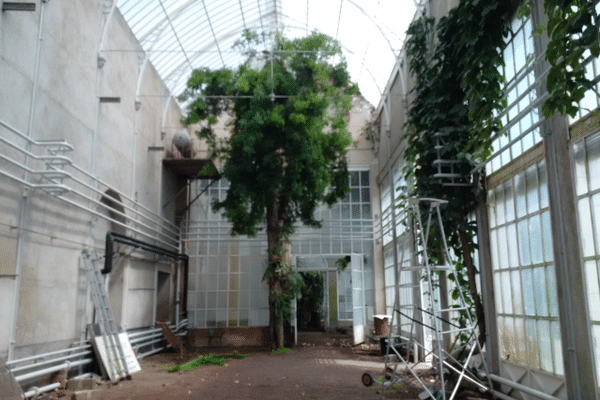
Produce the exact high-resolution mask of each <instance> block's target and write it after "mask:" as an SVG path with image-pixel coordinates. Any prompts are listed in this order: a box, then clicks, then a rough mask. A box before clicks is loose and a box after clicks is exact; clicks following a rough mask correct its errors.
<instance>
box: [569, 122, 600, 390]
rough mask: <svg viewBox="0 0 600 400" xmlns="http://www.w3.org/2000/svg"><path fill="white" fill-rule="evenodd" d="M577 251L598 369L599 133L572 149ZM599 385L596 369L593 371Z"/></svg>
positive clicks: (599, 274)
mask: <svg viewBox="0 0 600 400" xmlns="http://www.w3.org/2000/svg"><path fill="white" fill-rule="evenodd" d="M573 159H574V163H575V168H574V169H575V189H576V193H577V209H578V214H579V229H580V232H579V233H580V237H581V249H582V253H583V260H584V268H585V283H586V286H587V296H588V297H587V298H588V306H589V309H590V319H591V322H592V338H593V341H594V350H595V352H596V354H595V358H596V365H600V281H599V276H600V132H596V133H594V134H592V135H589V136H588V137H586V138H585V139H582V140H580V141H578V142H576V143H575V144H574V145H573ZM596 371H597V372H598V380H599V381H600V368H596Z"/></svg>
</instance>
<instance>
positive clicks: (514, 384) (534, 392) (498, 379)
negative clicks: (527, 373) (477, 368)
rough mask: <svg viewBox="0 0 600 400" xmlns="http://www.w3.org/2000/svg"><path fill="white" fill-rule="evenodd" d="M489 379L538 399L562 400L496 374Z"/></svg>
mask: <svg viewBox="0 0 600 400" xmlns="http://www.w3.org/2000/svg"><path fill="white" fill-rule="evenodd" d="M489 378H490V379H491V380H493V381H496V382H498V383H500V384H502V385H506V386H509V387H511V388H513V389H516V390H520V391H521V392H523V393H526V394H528V395H531V396H534V397H537V398H538V399H542V400H560V399H559V398H558V397H554V396H551V395H549V394H546V393H544V392H540V391H539V390H535V389H532V388H530V387H529V386H525V385H521V384H520V383H517V382H513V381H511V380H508V379H506V378H503V377H501V376H498V375H495V374H490V375H489Z"/></svg>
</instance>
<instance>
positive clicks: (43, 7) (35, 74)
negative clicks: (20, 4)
mask: <svg viewBox="0 0 600 400" xmlns="http://www.w3.org/2000/svg"><path fill="white" fill-rule="evenodd" d="M46 2H47V0H43V1H42V3H41V6H40V25H39V29H38V41H37V48H36V55H35V66H34V72H33V90H32V93H31V108H30V112H29V125H28V128H27V136H28V137H29V138H31V136H32V132H33V120H34V114H35V104H36V97H37V87H38V83H39V67H40V56H41V52H42V41H43V39H44V38H43V32H44V11H45V10H46ZM30 146H31V144H30V143H28V144H27V147H28V148H29V147H30ZM25 164H26V165H27V166H28V165H29V158H26V160H25ZM26 179H27V177H26ZM27 195H28V189H27V188H23V198H22V202H21V210H20V214H19V232H18V233H17V235H18V239H17V260H16V264H15V285H14V292H13V315H12V317H13V318H12V324H11V327H10V337H9V342H8V343H9V344H8V357H7V360H8V361H10V360H12V359H13V357H14V355H15V343H16V339H15V337H16V333H17V317H18V314H19V294H20V292H21V269H22V266H23V244H24V243H23V242H24V238H23V237H24V231H23V228H24V227H25V221H26V214H27Z"/></svg>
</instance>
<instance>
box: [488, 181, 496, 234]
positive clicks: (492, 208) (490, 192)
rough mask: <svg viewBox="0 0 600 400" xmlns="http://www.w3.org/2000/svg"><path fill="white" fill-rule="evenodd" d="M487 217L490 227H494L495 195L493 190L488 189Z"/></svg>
mask: <svg viewBox="0 0 600 400" xmlns="http://www.w3.org/2000/svg"><path fill="white" fill-rule="evenodd" d="M488 204H489V206H488V218H489V219H490V227H492V228H494V227H496V225H498V224H497V223H496V207H495V204H496V196H494V190H488Z"/></svg>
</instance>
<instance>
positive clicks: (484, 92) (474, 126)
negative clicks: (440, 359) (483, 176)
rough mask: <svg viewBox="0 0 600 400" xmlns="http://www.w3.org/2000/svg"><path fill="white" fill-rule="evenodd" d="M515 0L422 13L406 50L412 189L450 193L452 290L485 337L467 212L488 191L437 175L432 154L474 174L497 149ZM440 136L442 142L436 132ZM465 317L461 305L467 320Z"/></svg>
mask: <svg viewBox="0 0 600 400" xmlns="http://www.w3.org/2000/svg"><path fill="white" fill-rule="evenodd" d="M515 3H516V2H514V1H507V2H498V1H483V0H463V1H461V2H460V4H459V5H458V6H457V7H456V8H454V9H452V10H451V11H450V13H449V14H448V15H447V16H445V17H444V18H442V19H441V20H440V21H439V22H438V23H437V24H435V21H434V20H433V19H430V18H421V19H419V20H417V21H415V22H413V24H412V25H411V26H410V28H409V30H408V41H407V56H408V59H409V70H410V72H411V74H412V75H413V77H414V80H415V86H414V93H415V99H414V101H413V103H412V106H411V108H410V111H409V114H408V130H407V134H406V140H407V144H408V146H407V150H406V152H405V154H404V157H405V160H406V161H407V165H408V167H407V168H405V175H406V180H407V181H409V180H411V181H412V182H413V186H412V188H411V195H412V196H415V197H434V198H441V199H444V200H447V201H448V203H447V204H446V205H444V206H443V208H442V216H443V224H444V231H445V233H446V234H447V235H448V237H447V240H448V246H449V247H451V248H452V249H453V250H454V254H455V255H456V257H455V260H453V262H454V263H455V269H456V274H457V276H456V278H457V281H458V283H459V287H457V288H454V289H453V291H452V293H451V295H452V297H453V298H454V299H458V298H459V296H460V294H461V293H460V292H462V295H463V296H464V298H465V301H466V302H467V304H468V305H470V306H472V308H473V309H474V312H473V314H472V317H475V318H476V320H477V322H478V325H479V332H480V337H479V340H480V342H483V340H484V337H485V319H484V313H483V312H484V310H483V305H482V302H481V299H480V296H479V294H478V293H477V289H476V274H477V272H478V271H477V269H476V267H475V265H474V262H473V257H474V252H475V248H476V245H475V243H474V237H475V235H476V224H475V222H474V221H472V220H470V219H469V216H470V215H471V214H472V213H473V212H474V210H475V209H476V207H477V205H478V204H479V202H480V200H481V199H480V196H481V195H482V194H484V193H485V192H484V191H482V190H480V187H479V185H477V184H474V185H469V186H446V185H444V182H443V181H442V180H441V179H438V178H435V177H434V175H436V173H437V172H438V170H437V167H436V166H435V163H434V161H435V160H438V159H440V158H441V159H444V160H453V161H455V164H454V170H453V172H454V173H458V174H460V175H463V176H469V175H470V173H471V170H472V169H473V168H474V167H475V166H476V165H477V164H479V163H480V162H482V161H483V160H485V159H486V158H487V157H488V156H489V155H490V154H491V150H492V148H491V139H490V138H491V137H492V136H493V135H494V134H495V133H497V132H498V131H499V130H500V129H501V122H500V120H499V119H498V118H496V117H495V115H497V114H498V113H499V112H500V111H501V110H502V109H503V108H504V107H505V106H506V101H505V100H504V98H503V95H502V84H503V82H504V80H503V79H504V78H503V76H502V74H501V73H500V67H501V66H502V65H503V56H502V54H503V50H504V47H505V38H506V37H507V36H508V34H509V28H508V27H509V26H510V25H509V22H510V18H511V17H512V14H513V13H514V12H515V9H516V4H515ZM436 136H437V137H440V140H441V143H442V148H441V150H440V148H439V143H438V142H436V140H434V139H433V138H434V137H436ZM436 146H437V147H436ZM475 183H477V182H475ZM431 234H433V235H435V234H439V232H432V233H431ZM428 254H429V256H430V257H431V258H432V261H434V262H435V263H439V264H444V263H445V262H448V261H450V260H444V258H445V255H444V254H443V252H442V251H441V248H440V247H439V246H435V245H434V246H431V248H429V249H428ZM450 278H454V277H453V276H450ZM465 318H466V314H465V313H463V314H462V315H461V318H460V320H461V322H462V323H465Z"/></svg>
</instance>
